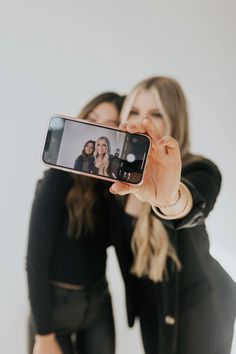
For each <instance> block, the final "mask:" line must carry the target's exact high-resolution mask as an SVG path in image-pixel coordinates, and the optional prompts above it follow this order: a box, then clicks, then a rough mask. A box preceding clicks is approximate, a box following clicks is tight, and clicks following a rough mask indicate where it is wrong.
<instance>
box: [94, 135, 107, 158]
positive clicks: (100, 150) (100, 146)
mask: <svg viewBox="0 0 236 354" xmlns="http://www.w3.org/2000/svg"><path fill="white" fill-rule="evenodd" d="M107 150H108V149H107V144H106V141H105V140H104V139H99V140H98V141H97V143H96V153H97V154H98V155H103V154H106V153H107Z"/></svg>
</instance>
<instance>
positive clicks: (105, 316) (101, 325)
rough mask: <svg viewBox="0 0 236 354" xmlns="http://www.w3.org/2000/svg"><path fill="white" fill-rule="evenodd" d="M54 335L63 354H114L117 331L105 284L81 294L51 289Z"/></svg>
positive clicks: (80, 291) (62, 289) (102, 282)
mask: <svg viewBox="0 0 236 354" xmlns="http://www.w3.org/2000/svg"><path fill="white" fill-rule="evenodd" d="M52 297H53V314H52V318H53V332H54V333H55V334H56V337H57V340H58V343H59V345H60V347H61V349H62V351H63V354H75V353H76V354H77V353H78V354H114V353H115V330H114V319H113V311H112V304H111V296H110V293H109V290H108V287H107V283H106V281H101V282H99V283H98V284H96V286H93V287H90V288H86V289H82V290H68V289H64V288H60V287H56V286H53V287H52Z"/></svg>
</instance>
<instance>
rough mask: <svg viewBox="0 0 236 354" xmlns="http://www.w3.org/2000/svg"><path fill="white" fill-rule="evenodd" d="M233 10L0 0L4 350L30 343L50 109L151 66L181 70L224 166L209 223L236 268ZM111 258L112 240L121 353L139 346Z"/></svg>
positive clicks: (229, 265) (203, 135)
mask: <svg viewBox="0 0 236 354" xmlns="http://www.w3.org/2000/svg"><path fill="white" fill-rule="evenodd" d="M235 13H236V2H235V1H234V0H225V1H224V2H223V1H222V0H195V1H191V2H190V1H188V0H179V1H170V0H143V1H137V0H120V1H114V0H100V1H95V0H94V1H91V0H86V1H82V0H70V1H69V0H68V1H66V0H49V1H48V0H47V1H46V0H40V1H36V0H31V1H29V0H6V1H5V0H0V43H1V46H0V90H1V91H0V100H1V106H0V107H1V115H0V119H1V129H0V144H1V184H0V200H1V214H0V215H1V247H0V260H1V266H0V279H1V290H0V314H1V316H0V333H1V335H0V350H1V352H3V353H6V354H8V353H9V354H15V353H17V354H25V353H26V317H27V311H28V302H27V292H26V274H25V270H24V268H25V252H26V241H27V229H28V219H29V212H30V207H31V202H32V198H33V193H34V187H35V182H36V180H37V179H38V178H39V177H40V176H41V175H42V171H43V167H42V165H41V164H40V161H39V156H40V149H41V146H42V140H43V137H44V129H45V125H46V122H47V119H48V116H49V115H50V114H52V113H62V114H66V115H71V116H73V115H76V114H77V113H78V111H79V109H80V107H81V106H82V105H83V104H84V103H85V102H86V101H87V100H88V99H90V98H91V97H92V96H93V95H95V94H97V93H100V92H101V91H104V90H116V91H118V92H120V93H122V94H124V93H126V92H127V91H129V90H130V89H131V88H132V86H133V85H134V84H135V83H136V82H137V81H140V80H141V79H143V78H145V77H147V76H151V75H154V74H155V75H156V74H158V75H159V74H161V75H169V76H174V77H175V78H177V79H178V80H179V81H180V83H181V84H182V86H183V88H184V90H185V92H186V94H187V98H188V101H189V108H190V113H191V128H192V129H191V131H192V142H193V144H192V147H193V151H194V152H197V153H200V154H204V155H206V156H208V157H209V158H211V159H213V160H214V161H215V162H216V163H217V164H218V166H219V167H220V169H221V171H222V174H223V181H224V182H223V186H222V190H221V194H220V196H219V198H218V201H217V205H216V207H215V209H214V211H213V212H212V214H211V215H210V217H209V219H208V229H209V232H210V235H211V241H212V252H213V253H214V254H215V255H217V257H218V259H220V261H221V263H222V264H223V265H224V266H225V267H226V269H228V271H229V273H230V274H231V275H232V276H233V277H234V278H236V276H235V272H236V262H235V253H236V238H235V236H234V235H235V227H234V221H233V220H234V218H235V201H236V191H235V183H234V182H235V173H236V171H235V165H236V164H235V151H236V149H235V143H234V142H235V127H236V124H235V117H236V115H235V113H236V110H235V82H236V80H235V79H236V78H235V63H236V48H235V34H236V33H235V30H236V23H235ZM114 259H115V258H114V254H113V251H112V250H110V251H109V262H108V264H109V267H108V277H109V279H110V283H111V290H112V293H113V298H114V307H115V315H116V318H117V325H116V327H117V354H124V353H128V352H129V353H132V354H133V353H134V354H141V353H142V349H141V345H140V339H139V333H138V327H136V328H135V329H134V330H128V329H127V326H126V322H125V320H126V318H125V310H124V306H123V301H124V299H123V285H122V281H121V278H120V274H119V270H118V268H117V265H116V261H115V260H114ZM234 353H236V349H234Z"/></svg>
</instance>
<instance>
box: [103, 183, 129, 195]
mask: <svg viewBox="0 0 236 354" xmlns="http://www.w3.org/2000/svg"><path fill="white" fill-rule="evenodd" d="M109 190H110V192H111V193H113V194H119V195H126V194H129V193H132V192H134V190H135V188H134V187H133V186H131V185H130V184H127V183H124V182H119V181H117V182H115V183H113V185H112V186H111V187H110V189H109Z"/></svg>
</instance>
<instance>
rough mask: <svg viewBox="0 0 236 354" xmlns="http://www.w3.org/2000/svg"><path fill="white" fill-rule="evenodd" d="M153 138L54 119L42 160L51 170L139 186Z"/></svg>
mask: <svg viewBox="0 0 236 354" xmlns="http://www.w3.org/2000/svg"><path fill="white" fill-rule="evenodd" d="M149 146H150V139H149V138H148V137H147V136H145V135H140V134H130V133H126V132H122V131H120V130H118V129H114V128H108V127H103V126H99V125H95V124H92V123H89V122H86V121H81V120H74V119H71V118H67V117H63V116H54V117H52V118H51V119H50V122H49V125H48V130H47V134H46V139H45V142H44V147H43V153H42V160H43V162H44V163H45V164H47V165H50V166H51V167H56V168H62V169H66V170H69V171H71V172H78V173H81V174H86V175H92V176H94V177H95V176H97V177H98V178H102V177H104V178H105V179H109V180H120V181H125V182H128V183H133V184H137V183H140V182H141V180H142V176H143V172H144V168H145V163H146V159H147V154H148V150H149Z"/></svg>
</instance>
